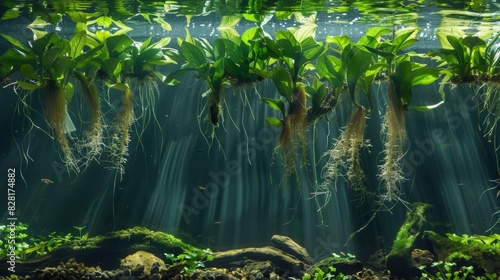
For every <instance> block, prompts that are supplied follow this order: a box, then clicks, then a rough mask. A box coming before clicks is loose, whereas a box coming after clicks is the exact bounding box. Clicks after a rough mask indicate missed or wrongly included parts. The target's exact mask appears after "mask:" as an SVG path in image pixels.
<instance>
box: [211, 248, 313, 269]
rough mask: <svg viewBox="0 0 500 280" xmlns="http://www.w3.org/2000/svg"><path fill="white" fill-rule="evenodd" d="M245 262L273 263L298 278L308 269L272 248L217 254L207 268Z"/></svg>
mask: <svg viewBox="0 0 500 280" xmlns="http://www.w3.org/2000/svg"><path fill="white" fill-rule="evenodd" d="M244 260H252V261H271V262H272V263H274V264H275V265H277V266H279V267H281V268H282V269H285V270H288V271H290V272H291V273H293V274H294V275H297V276H301V275H303V271H304V270H305V269H306V268H307V267H306V264H304V263H303V262H301V261H299V260H298V259H297V258H295V257H294V256H292V255H290V254H287V253H285V252H283V251H281V250H279V249H276V248H274V247H270V246H266V247H260V248H243V249H235V250H229V251H224V252H217V253H214V259H213V260H212V261H211V262H209V263H206V266H208V267H221V268H231V267H233V266H237V265H235V264H238V263H240V262H241V261H244Z"/></svg>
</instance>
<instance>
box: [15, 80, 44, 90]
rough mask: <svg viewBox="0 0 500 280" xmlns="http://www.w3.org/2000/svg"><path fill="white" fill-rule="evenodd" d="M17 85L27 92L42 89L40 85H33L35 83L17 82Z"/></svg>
mask: <svg viewBox="0 0 500 280" xmlns="http://www.w3.org/2000/svg"><path fill="white" fill-rule="evenodd" d="M17 84H18V85H19V86H20V87H21V88H22V89H25V90H29V91H33V90H37V89H39V88H40V87H41V85H40V84H38V83H37V84H33V83H28V82H25V81H17Z"/></svg>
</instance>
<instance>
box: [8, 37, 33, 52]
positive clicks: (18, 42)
mask: <svg viewBox="0 0 500 280" xmlns="http://www.w3.org/2000/svg"><path fill="white" fill-rule="evenodd" d="M1 35H2V37H4V38H5V39H6V40H7V41H9V42H10V43H11V44H12V45H14V46H16V47H18V48H20V49H21V50H23V51H25V52H27V53H31V52H32V51H31V49H30V48H28V47H27V46H25V45H24V44H23V43H21V42H20V41H19V40H17V39H15V38H14V37H11V36H9V35H6V34H1Z"/></svg>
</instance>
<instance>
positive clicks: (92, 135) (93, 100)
mask: <svg viewBox="0 0 500 280" xmlns="http://www.w3.org/2000/svg"><path fill="white" fill-rule="evenodd" d="M74 74H75V75H74V76H75V78H76V79H77V80H78V81H79V82H80V84H81V86H82V95H83V97H84V98H85V100H86V101H87V104H88V106H89V111H90V124H89V127H88V128H87V130H86V131H85V132H84V135H83V140H82V141H81V143H80V145H79V147H78V148H79V150H80V152H81V153H84V156H83V158H85V164H88V163H89V162H90V161H92V160H93V159H95V158H97V157H98V156H99V155H100V154H101V152H102V145H103V142H102V137H103V135H102V134H103V124H102V111H101V104H100V99H99V91H98V89H97V87H96V85H95V84H93V83H92V81H91V80H88V79H87V77H85V76H84V75H83V74H81V73H79V72H76V71H75V72H74Z"/></svg>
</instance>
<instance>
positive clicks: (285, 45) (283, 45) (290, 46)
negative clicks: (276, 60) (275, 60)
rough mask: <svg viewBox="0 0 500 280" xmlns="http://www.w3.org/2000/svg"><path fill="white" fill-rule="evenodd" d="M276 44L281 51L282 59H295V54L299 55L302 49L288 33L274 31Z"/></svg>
mask: <svg viewBox="0 0 500 280" xmlns="http://www.w3.org/2000/svg"><path fill="white" fill-rule="evenodd" d="M276 43H277V44H278V46H279V47H280V49H281V53H282V55H283V56H284V57H288V58H292V59H294V58H295V54H300V53H301V52H302V49H301V47H300V44H299V42H298V41H297V39H295V36H293V34H292V33H291V32H290V31H283V30H278V31H276Z"/></svg>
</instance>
